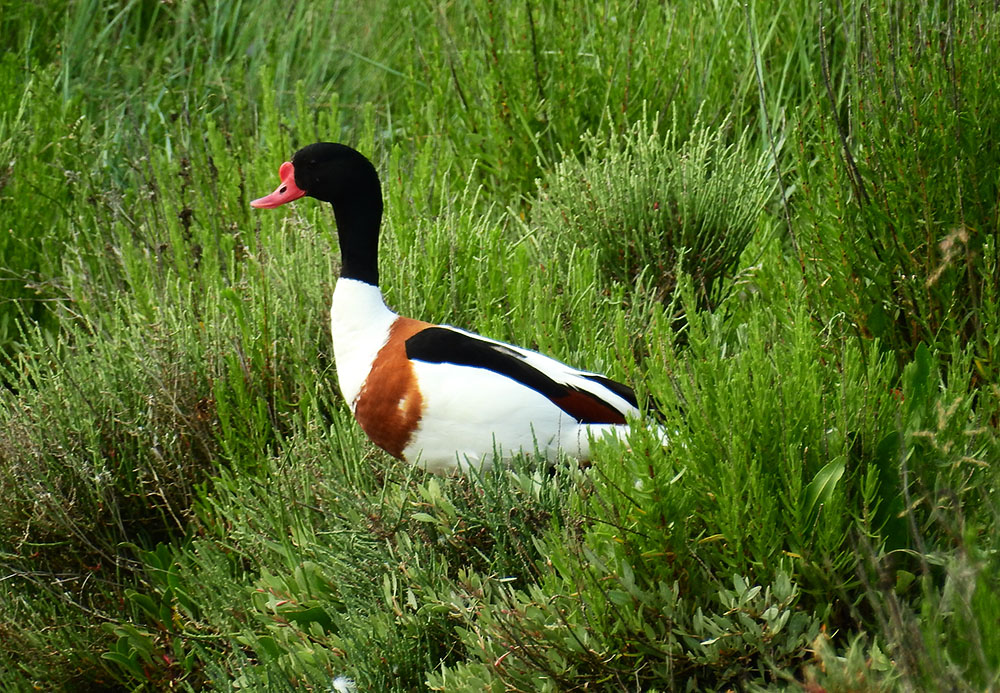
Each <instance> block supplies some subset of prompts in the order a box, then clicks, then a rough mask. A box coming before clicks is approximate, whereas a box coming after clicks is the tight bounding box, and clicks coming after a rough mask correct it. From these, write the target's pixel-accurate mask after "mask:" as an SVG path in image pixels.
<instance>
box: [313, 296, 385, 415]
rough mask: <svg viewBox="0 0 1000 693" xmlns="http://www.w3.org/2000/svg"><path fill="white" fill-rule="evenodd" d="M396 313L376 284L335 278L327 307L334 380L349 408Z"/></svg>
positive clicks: (381, 345)
mask: <svg viewBox="0 0 1000 693" xmlns="http://www.w3.org/2000/svg"><path fill="white" fill-rule="evenodd" d="M397 317H399V316H398V315H396V313H393V312H392V311H391V310H389V308H387V307H386V305H385V301H384V300H383V299H382V292H381V291H379V288H378V287H377V286H372V285H371V284H366V283H365V282H361V281H358V280H356V279H344V278H341V279H338V280H337V285H336V286H335V287H334V290H333V305H332V306H331V308H330V331H331V333H332V335H333V358H334V360H335V361H336V365H337V380H338V382H339V383H340V391H341V392H342V393H343V394H344V398H345V399H346V400H347V402H348V404H350V406H351V411H354V405H355V400H356V399H357V397H358V393H360V392H361V386H362V385H364V383H365V378H367V377H368V372H369V371H371V369H372V361H373V360H374V359H375V356H376V355H377V354H378V352H379V349H381V348H382V347H383V346H384V345H385V342H386V339H388V337H389V328H390V327H391V326H392V323H393V322H394V321H395V320H396V318H397Z"/></svg>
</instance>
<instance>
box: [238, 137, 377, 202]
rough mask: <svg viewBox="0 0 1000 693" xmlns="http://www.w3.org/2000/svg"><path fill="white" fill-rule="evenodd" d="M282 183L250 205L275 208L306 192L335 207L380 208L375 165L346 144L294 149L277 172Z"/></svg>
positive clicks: (320, 143) (321, 143) (316, 145)
mask: <svg viewBox="0 0 1000 693" xmlns="http://www.w3.org/2000/svg"><path fill="white" fill-rule="evenodd" d="M278 175H279V176H280V177H281V185H279V186H278V189H277V190H275V191H274V192H273V193H271V194H270V195H267V196H266V197H262V198H260V199H257V200H254V201H253V202H251V203H250V205H251V206H253V207H264V208H271V207H278V206H280V205H283V204H287V203H288V202H291V201H293V200H297V199H298V198H300V197H303V196H305V195H308V196H309V197H315V198H316V199H317V200H322V201H323V202H329V203H331V204H332V205H333V207H334V209H335V210H338V211H339V210H340V208H341V207H351V206H355V205H364V206H366V207H368V208H369V210H374V209H377V210H378V212H379V213H381V211H382V190H381V187H380V185H379V180H378V173H377V172H376V171H375V167H374V166H373V165H372V162H370V161H369V160H368V159H367V158H365V156H364V155H363V154H361V153H360V152H358V151H357V150H355V149H352V148H351V147H348V146H347V145H346V144H336V143H334V142H316V143H315V144H310V145H309V146H307V147H303V148H302V149H300V150H299V151H297V152H295V155H294V156H293V157H292V160H291V161H286V162H285V163H283V164H282V165H281V169H280V170H279V172H278Z"/></svg>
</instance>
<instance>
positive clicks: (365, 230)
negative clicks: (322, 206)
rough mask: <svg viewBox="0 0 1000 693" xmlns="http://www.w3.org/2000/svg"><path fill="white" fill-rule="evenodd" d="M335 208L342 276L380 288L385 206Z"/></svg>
mask: <svg viewBox="0 0 1000 693" xmlns="http://www.w3.org/2000/svg"><path fill="white" fill-rule="evenodd" d="M378 202H379V204H377V205H371V206H365V205H360V204H340V205H334V207H333V215H334V217H335V218H336V219H337V236H338V240H339V241H340V276H341V277H343V278H344V279H356V280H358V281H362V282H365V283H366V284H371V285H372V286H378V235H379V226H380V225H381V223H382V204H381V200H378Z"/></svg>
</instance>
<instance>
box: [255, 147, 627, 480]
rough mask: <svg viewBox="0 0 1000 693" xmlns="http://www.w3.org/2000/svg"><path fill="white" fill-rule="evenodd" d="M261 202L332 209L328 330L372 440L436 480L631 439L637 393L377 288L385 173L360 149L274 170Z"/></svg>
mask: <svg viewBox="0 0 1000 693" xmlns="http://www.w3.org/2000/svg"><path fill="white" fill-rule="evenodd" d="M278 177H279V178H280V180H281V183H280V185H279V186H278V187H277V189H275V191H274V192H272V193H271V194H270V195H266V196H264V197H261V198H259V199H256V200H253V201H252V202H251V203H250V205H251V206H252V207H254V208H258V209H272V208H275V207H280V206H282V205H285V204H288V203H290V202H293V201H295V200H298V199H300V198H302V197H312V198H314V199H316V200H319V201H321V202H327V203H329V204H330V205H331V206H332V207H333V215H334V219H335V221H336V228H337V237H338V241H339V245H340V253H341V265H340V276H339V278H338V279H337V281H336V284H335V286H334V291H333V298H332V305H331V307H330V328H331V334H332V338H333V355H334V361H335V365H336V373H337V379H338V383H339V386H340V391H341V393H342V394H343V396H344V399H345V400H346V402H347V403H348V404H349V406H350V409H351V412H352V413H353V415H354V418H355V419H356V420H357V422H358V424H359V425H360V426H361V429H362V430H363V431H364V433H365V434H366V435H367V436H368V438H369V439H370V440H371V441H372V442H373V443H374V444H375V445H377V446H378V447H379V448H381V449H383V450H385V451H386V452H387V453H389V454H390V455H392V456H393V457H395V458H398V459H401V460H405V461H406V462H408V463H412V464H415V465H417V466H419V467H422V468H424V469H425V470H427V471H429V472H433V473H437V474H447V473H451V472H454V471H456V470H457V471H458V472H467V471H469V470H473V469H476V470H483V469H488V468H490V467H491V466H493V465H494V464H497V463H504V462H508V461H509V460H510V459H511V458H512V457H514V456H515V455H521V454H526V455H536V456H541V457H543V458H545V459H546V460H548V461H550V462H555V461H557V460H558V459H559V458H560V456H561V455H569V456H572V457H575V458H577V459H579V460H580V461H581V462H588V461H589V460H590V448H591V442H592V441H593V440H594V439H596V438H599V437H602V436H607V435H613V436H616V437H618V438H619V439H623V438H624V437H625V436H626V435H627V433H628V431H629V421H630V420H634V419H636V418H638V417H639V416H640V410H639V405H638V401H637V399H636V394H635V392H634V390H633V389H632V388H630V387H629V386H627V385H624V384H622V383H619V382H616V381H614V380H611V379H610V378H607V377H605V376H604V375H601V374H599V373H592V372H589V371H585V370H579V369H576V368H573V367H572V366H569V365H566V364H565V363H562V362H561V361H558V360H556V359H554V358H550V357H548V356H545V355H543V354H540V353H537V352H535V351H530V350H527V349H523V348H521V347H518V346H515V345H513V344H507V343H505V342H500V341H496V340H494V339H489V338H487V337H483V336H481V335H478V334H474V333H472V332H469V331H466V330H463V329H460V328H458V327H452V326H450V325H439V324H432V323H428V322H424V321H422V320H419V319H415V318H410V317H405V316H402V315H399V314H397V313H396V312H394V311H393V310H391V309H390V308H389V307H388V306H387V305H386V303H385V300H384V298H383V295H382V291H381V289H380V288H379V267H378V249H379V234H380V230H381V225H382V214H383V200H382V188H381V183H380V180H379V176H378V172H377V171H376V169H375V166H374V165H373V164H372V162H371V161H369V159H368V158H367V157H365V156H364V155H363V154H361V153H360V152H358V151H357V150H355V149H353V148H352V147H350V146H348V145H345V144H339V143H333V142H317V143H315V144H310V145H308V146H306V147H303V148H302V149H299V150H298V151H297V152H295V154H294V155H293V156H292V160H291V161H286V162H284V163H283V164H281V166H280V168H279V169H278Z"/></svg>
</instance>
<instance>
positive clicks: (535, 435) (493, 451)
mask: <svg viewBox="0 0 1000 693" xmlns="http://www.w3.org/2000/svg"><path fill="white" fill-rule="evenodd" d="M450 329H456V328H450ZM456 331H459V332H463V333H464V334H467V335H469V336H472V337H474V338H476V339H481V340H483V341H486V342H490V343H492V344H498V345H501V346H503V347H504V348H507V349H511V350H513V351H515V352H517V353H518V354H521V355H522V356H524V358H525V361H526V362H527V363H528V364H529V365H531V366H532V367H534V368H536V369H538V370H539V371H541V372H543V373H545V374H546V375H547V376H548V377H550V378H551V379H553V380H555V381H556V382H559V383H562V384H564V385H572V386H573V387H577V388H579V389H581V390H586V391H588V392H592V393H593V394H595V395H597V396H598V397H600V398H601V399H603V400H604V401H606V402H607V403H608V404H609V405H611V406H612V407H614V408H615V409H617V410H618V411H620V412H622V414H623V415H625V416H635V415H637V414H638V413H639V410H638V409H636V408H635V407H633V406H632V405H631V404H629V403H628V402H627V401H625V400H624V399H622V398H621V397H619V396H618V395H616V394H615V393H613V392H611V391H610V390H608V389H607V388H606V387H604V386H603V385H601V384H600V383H596V382H593V381H591V380H587V379H586V378H583V377H581V376H582V375H584V374H586V373H585V372H584V371H579V370H576V369H575V368H572V367H570V366H567V365H566V364H564V363H561V362H559V361H556V360H555V359H551V358H549V357H547V356H543V355H541V354H538V353H536V352H532V351H527V350H525V349H521V348H519V347H515V346H512V345H510V344H505V343H503V342H497V341H495V340H490V339H485V338H483V337H480V336H479V335H475V334H472V333H470V332H465V331H464V330H456ZM413 366H414V370H415V371H416V375H417V382H418V383H419V385H420V392H421V394H422V396H423V399H424V416H423V418H422V419H421V422H420V425H419V427H418V428H417V430H416V431H415V432H414V435H413V438H412V439H411V440H410V443H409V445H407V447H406V449H405V450H404V451H403V455H404V457H405V458H406V459H407V460H409V461H411V462H416V463H418V464H420V465H421V466H423V467H426V468H427V469H428V470H429V471H432V472H438V473H440V472H446V471H449V470H452V469H456V468H457V469H463V470H464V469H465V468H467V467H481V466H483V465H486V466H489V465H490V464H491V463H493V462H495V461H502V460H504V459H509V458H510V457H511V456H513V455H516V454H518V453H528V454H538V455H541V456H543V457H545V458H546V459H550V460H554V459H556V458H557V457H558V455H559V454H560V453H565V454H568V455H572V456H574V457H580V458H586V457H588V456H589V452H590V438H591V437H600V436H603V435H608V434H614V435H617V436H620V437H624V436H625V434H626V433H627V431H628V426H627V425H614V424H590V425H588V424H580V423H578V422H577V421H576V420H575V419H574V418H573V417H571V416H569V415H568V414H566V413H565V412H564V411H562V409H560V408H559V407H558V406H557V405H556V404H555V403H553V402H552V401H551V400H550V399H548V398H547V397H545V396H544V395H542V394H541V393H539V392H537V391H535V390H533V389H531V388H530V387H527V386H526V385H523V384H521V383H519V382H517V381H516V380H512V379H511V378H508V377H506V376H504V375H500V374H499V373H495V372H494V371H491V370H488V369H485V368H475V367H472V366H459V365H455V364H450V363H426V362H423V361H414V362H413Z"/></svg>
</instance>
